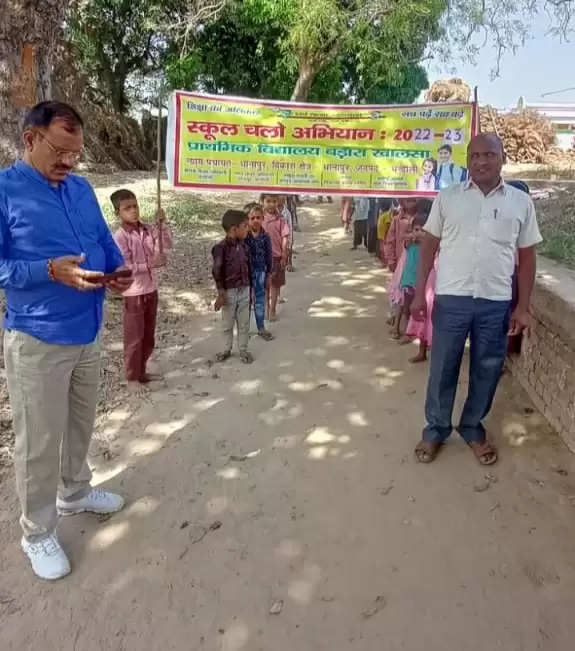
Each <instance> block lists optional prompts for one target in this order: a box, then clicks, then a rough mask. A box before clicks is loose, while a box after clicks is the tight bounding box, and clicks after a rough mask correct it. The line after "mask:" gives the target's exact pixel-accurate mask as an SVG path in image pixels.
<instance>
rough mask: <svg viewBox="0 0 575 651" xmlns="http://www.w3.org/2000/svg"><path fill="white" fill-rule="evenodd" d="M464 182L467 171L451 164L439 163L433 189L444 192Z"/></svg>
mask: <svg viewBox="0 0 575 651" xmlns="http://www.w3.org/2000/svg"><path fill="white" fill-rule="evenodd" d="M465 180H467V169H466V168H465V167H460V166H459V165H457V164H456V163H453V162H449V163H440V164H439V166H438V168H437V177H436V179H435V188H436V189H437V190H444V189H445V188H450V187H451V186H452V185H456V184H457V183H462V182H463V181H465Z"/></svg>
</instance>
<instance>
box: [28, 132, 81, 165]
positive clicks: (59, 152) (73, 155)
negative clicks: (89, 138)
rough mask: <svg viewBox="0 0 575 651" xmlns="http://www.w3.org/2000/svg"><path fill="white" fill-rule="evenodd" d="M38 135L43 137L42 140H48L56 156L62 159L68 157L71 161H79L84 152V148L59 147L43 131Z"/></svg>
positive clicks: (47, 142)
mask: <svg viewBox="0 0 575 651" xmlns="http://www.w3.org/2000/svg"><path fill="white" fill-rule="evenodd" d="M38 135H39V136H40V137H41V138H42V140H44V141H45V142H46V144H47V145H48V147H50V149H51V150H52V151H53V152H54V154H55V155H56V157H57V158H59V159H61V160H64V159H66V158H67V159H68V161H69V162H70V163H77V162H78V161H79V160H80V158H82V156H83V154H84V150H83V149H81V150H80V151H68V150H67V149H59V148H58V147H56V146H55V145H53V144H52V143H51V142H50V141H49V140H48V138H46V136H45V135H44V134H43V133H40V132H38Z"/></svg>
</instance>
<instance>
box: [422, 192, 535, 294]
mask: <svg viewBox="0 0 575 651" xmlns="http://www.w3.org/2000/svg"><path fill="white" fill-rule="evenodd" d="M425 230H426V231H427V232H428V233H430V234H431V235H433V236H434V237H437V238H439V239H440V240H441V244H440V249H439V260H438V270H437V284H436V290H435V291H436V294H438V295H441V294H449V295H452V296H472V297H473V298H485V299H489V300H492V301H509V300H511V278H512V276H513V270H514V267H515V255H516V253H517V249H518V248H519V249H523V248H529V247H531V246H535V245H536V244H539V242H541V241H542V238H541V234H540V232H539V227H538V225H537V217H536V215H535V207H534V206H533V201H532V200H531V197H530V196H529V195H527V194H525V193H524V192H521V190H518V189H517V188H514V187H513V186H511V185H508V184H506V183H504V182H503V181H501V182H500V183H499V185H498V186H497V187H496V188H495V189H494V190H492V191H491V192H490V193H489V194H488V195H487V196H485V195H484V194H483V192H482V191H481V190H480V189H479V188H478V187H477V186H476V185H475V183H474V182H473V181H472V180H469V181H466V182H465V183H460V184H458V185H455V186H453V187H451V188H448V189H447V190H442V191H441V192H440V193H439V194H438V196H437V197H436V199H435V201H434V203H433V207H432V209H431V213H430V215H429V218H428V220H427V222H426V224H425Z"/></svg>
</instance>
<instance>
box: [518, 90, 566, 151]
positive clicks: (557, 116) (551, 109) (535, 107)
mask: <svg viewBox="0 0 575 651" xmlns="http://www.w3.org/2000/svg"><path fill="white" fill-rule="evenodd" d="M517 107H518V108H520V109H521V108H524V109H527V110H530V111H537V113H540V114H541V115H543V116H545V117H546V118H547V119H548V120H549V121H550V122H552V123H553V124H554V125H555V128H556V129H557V146H558V147H560V148H561V149H573V148H575V102H557V103H554V102H544V103H536V102H526V101H525V100H524V99H523V97H521V98H520V99H519V103H518V106H517Z"/></svg>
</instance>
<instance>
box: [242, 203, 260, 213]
mask: <svg viewBox="0 0 575 651" xmlns="http://www.w3.org/2000/svg"><path fill="white" fill-rule="evenodd" d="M252 210H259V211H260V212H262V207H261V205H260V204H259V203H258V202H257V201H252V202H250V203H247V204H246V205H245V206H244V212H245V213H246V215H249V214H250V213H251V211H252Z"/></svg>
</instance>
